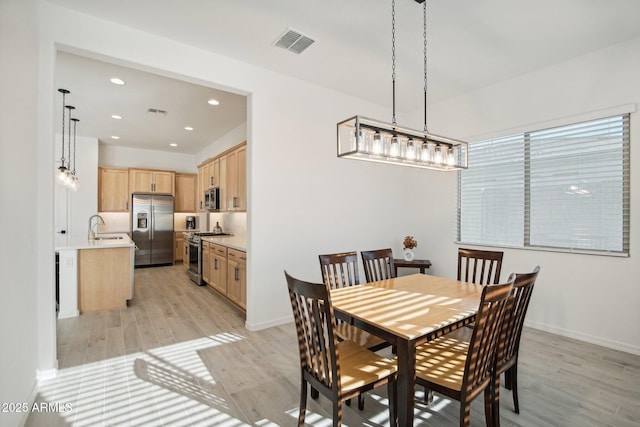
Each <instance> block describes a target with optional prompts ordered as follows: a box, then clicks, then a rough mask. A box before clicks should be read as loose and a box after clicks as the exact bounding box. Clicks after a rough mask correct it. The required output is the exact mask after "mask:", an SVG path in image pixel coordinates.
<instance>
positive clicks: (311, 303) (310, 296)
mask: <svg viewBox="0 0 640 427" xmlns="http://www.w3.org/2000/svg"><path fill="white" fill-rule="evenodd" d="M285 276H286V278H287V285H288V288H289V297H290V299H291V307H292V309H293V315H294V318H295V323H296V333H297V335H298V349H299V351H300V365H301V369H302V370H303V372H306V373H307V374H308V375H310V376H312V377H314V378H315V379H317V380H318V381H319V382H320V383H322V384H323V385H325V386H326V387H327V388H330V389H334V390H338V389H340V384H339V383H340V375H339V372H340V364H339V360H338V353H337V350H336V349H337V344H338V343H337V337H336V335H335V317H334V314H333V308H332V306H331V300H330V297H329V289H328V288H327V286H326V285H325V284H324V283H321V284H316V283H309V282H303V281H301V280H298V279H295V278H293V277H291V276H289V275H288V274H287V273H286V272H285ZM334 379H335V380H334Z"/></svg>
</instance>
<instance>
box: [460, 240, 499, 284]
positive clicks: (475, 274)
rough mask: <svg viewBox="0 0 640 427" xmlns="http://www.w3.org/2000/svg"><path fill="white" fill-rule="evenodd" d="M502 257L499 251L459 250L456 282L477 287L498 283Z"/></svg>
mask: <svg viewBox="0 0 640 427" xmlns="http://www.w3.org/2000/svg"><path fill="white" fill-rule="evenodd" d="M503 255H504V252H500V251H483V250H476V249H466V248H459V249H458V280H462V281H464V282H470V283H476V284H479V285H489V284H497V283H499V282H500V271H501V269H502V257H503ZM463 273H464V274H463Z"/></svg>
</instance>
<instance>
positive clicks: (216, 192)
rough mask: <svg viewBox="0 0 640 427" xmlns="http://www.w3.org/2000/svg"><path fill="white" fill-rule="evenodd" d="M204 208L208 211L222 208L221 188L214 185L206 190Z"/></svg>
mask: <svg viewBox="0 0 640 427" xmlns="http://www.w3.org/2000/svg"><path fill="white" fill-rule="evenodd" d="M204 209H205V210H207V211H218V210H220V188H219V187H213V188H209V189H207V190H204Z"/></svg>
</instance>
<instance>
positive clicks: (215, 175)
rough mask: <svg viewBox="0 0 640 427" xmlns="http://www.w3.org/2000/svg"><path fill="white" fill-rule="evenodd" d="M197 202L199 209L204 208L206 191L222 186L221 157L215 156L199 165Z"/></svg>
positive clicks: (202, 209)
mask: <svg viewBox="0 0 640 427" xmlns="http://www.w3.org/2000/svg"><path fill="white" fill-rule="evenodd" d="M197 183H198V186H197V187H198V189H197V197H196V200H197V204H198V206H197V207H198V211H205V209H204V192H205V190H208V189H209V188H213V187H220V159H219V158H215V159H213V160H209V161H207V163H204V164H201V165H200V166H199V167H198V178H197Z"/></svg>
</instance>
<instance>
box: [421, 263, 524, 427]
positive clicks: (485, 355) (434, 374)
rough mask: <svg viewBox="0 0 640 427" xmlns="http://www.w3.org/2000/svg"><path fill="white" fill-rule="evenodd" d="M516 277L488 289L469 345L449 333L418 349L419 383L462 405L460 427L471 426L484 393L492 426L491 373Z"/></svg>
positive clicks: (479, 307)
mask: <svg viewBox="0 0 640 427" xmlns="http://www.w3.org/2000/svg"><path fill="white" fill-rule="evenodd" d="M514 279H515V276H514V275H511V276H510V277H509V280H508V281H507V282H506V283H504V284H498V285H490V286H485V287H483V289H482V298H481V300H480V305H479V306H478V312H477V314H476V319H475V320H476V326H475V328H474V329H473V332H472V334H471V340H470V341H469V342H467V341H464V340H459V339H457V338H456V337H454V336H451V335H450V334H447V335H444V336H442V337H440V338H437V339H435V340H433V341H431V342H428V343H427V344H423V345H421V346H420V347H418V348H417V349H416V382H417V383H418V384H421V385H423V386H425V387H427V388H428V389H429V390H432V391H436V392H438V393H440V394H443V395H445V396H447V397H449V398H451V399H455V400H457V401H459V402H460V420H459V422H460V426H469V423H470V412H471V401H472V400H473V399H475V398H476V397H477V396H478V395H479V394H480V393H481V392H482V391H484V404H485V420H486V423H487V425H491V424H492V415H493V411H492V404H493V402H492V400H491V397H492V393H491V381H492V375H491V371H492V369H493V366H494V361H495V352H496V348H497V342H498V337H499V335H500V330H501V326H502V319H503V315H504V312H505V306H506V304H507V301H508V297H509V294H510V293H511V289H512V288H513V282H514Z"/></svg>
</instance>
